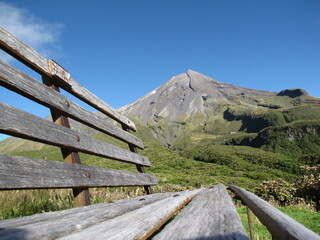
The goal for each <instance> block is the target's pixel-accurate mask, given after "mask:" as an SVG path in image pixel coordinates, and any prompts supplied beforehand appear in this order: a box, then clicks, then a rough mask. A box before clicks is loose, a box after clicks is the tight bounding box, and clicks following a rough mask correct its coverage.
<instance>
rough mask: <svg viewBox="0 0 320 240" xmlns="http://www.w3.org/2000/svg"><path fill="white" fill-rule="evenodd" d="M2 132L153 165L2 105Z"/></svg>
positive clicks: (0, 128) (98, 154) (75, 149)
mask: <svg viewBox="0 0 320 240" xmlns="http://www.w3.org/2000/svg"><path fill="white" fill-rule="evenodd" d="M0 133H4V134H8V135H13V136H16V137H21V138H26V139H29V140H34V141H38V142H42V143H46V144H51V145H54V146H58V147H63V148H67V149H70V150H74V151H79V152H84V153H89V154H93V155H97V156H102V157H107V158H111V159H115V160H120V161H124V162H129V163H135V164H140V165H142V166H150V162H149V159H148V158H147V157H144V156H141V155H139V154H136V153H133V152H130V151H128V150H125V149H122V148H120V147H116V146H113V145H112V144H109V143H106V142H102V141H99V140H97V139H94V138H91V137H88V136H86V135H84V134H81V133H79V132H76V131H74V130H71V129H69V128H66V127H63V126H60V125H57V124H55V123H52V122H50V121H47V120H44V119H42V118H39V117H37V116H34V115H32V114H30V113H27V112H24V111H22V110H20V109H17V108H14V107H12V106H9V105H7V104H4V103H0Z"/></svg>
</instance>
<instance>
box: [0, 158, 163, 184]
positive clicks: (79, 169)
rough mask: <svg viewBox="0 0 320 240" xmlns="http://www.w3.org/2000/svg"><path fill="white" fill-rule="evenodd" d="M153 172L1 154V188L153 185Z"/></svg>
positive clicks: (155, 182)
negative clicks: (147, 172)
mask: <svg viewBox="0 0 320 240" xmlns="http://www.w3.org/2000/svg"><path fill="white" fill-rule="evenodd" d="M156 184H157V179H156V177H154V176H153V175H150V174H143V173H137V172H127V171H120V170H114V169H106V168H98V167H90V166H85V165H81V164H68V163H64V162H57V161H47V160H42V159H31V158H26V157H18V156H8V155H0V189H1V190H6V189H38V188H74V187H110V186H144V185H156Z"/></svg>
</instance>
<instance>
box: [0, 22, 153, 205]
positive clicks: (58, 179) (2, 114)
mask: <svg viewBox="0 0 320 240" xmlns="http://www.w3.org/2000/svg"><path fill="white" fill-rule="evenodd" d="M0 47H1V49H3V50H4V51H6V52H7V53H9V54H11V55H12V56H13V57H15V58H16V59H18V60H19V61H21V62H22V63H25V64H26V65H27V66H29V67H30V68H31V69H33V70H35V71H36V72H38V73H39V74H40V75H41V77H42V81H43V83H41V82H39V81H38V80H36V79H34V78H33V77H31V76H29V75H27V74H26V73H24V72H22V71H20V70H18V69H15V68H14V67H12V66H10V65H8V64H7V63H5V62H3V61H0V85H1V86H2V87H5V88H7V89H9V90H11V91H13V92H16V93H18V94H20V95H22V96H24V97H26V98H28V99H31V100H33V101H35V102H37V103H39V104H41V105H44V106H46V107H48V108H49V109H50V111H51V116H52V120H53V123H52V122H49V121H46V120H44V119H41V118H39V117H37V116H35V115H32V114H30V113H28V112H25V111H22V110H20V109H17V108H15V107H12V106H10V105H7V104H5V103H0V133H4V134H8V135H12V136H15V137H19V138H24V139H29V140H32V141H36V142H40V143H45V144H49V145H53V146H58V147H60V148H61V152H62V155H63V158H64V161H65V163H60V162H53V161H44V160H41V159H37V160H36V159H29V158H24V157H12V156H6V155H1V156H0V161H1V162H5V163H6V167H5V168H4V169H2V170H1V171H5V172H3V174H2V177H0V179H1V185H0V189H35V188H73V193H74V196H75V206H85V205H89V204H90V196H89V191H88V187H107V186H144V187H145V190H146V191H147V193H152V189H151V188H150V186H151V185H155V184H157V180H156V178H155V177H154V176H152V175H149V174H145V173H144V172H145V171H144V167H145V166H150V162H149V160H148V158H147V157H144V156H141V155H139V154H138V153H137V149H136V148H140V149H143V148H144V146H143V144H142V142H141V140H140V139H139V138H137V137H135V136H134V135H132V134H131V133H130V132H129V131H130V130H133V131H135V130H136V127H135V125H134V123H133V122H132V121H131V120H129V119H127V118H126V117H124V116H122V115H121V114H119V113H118V112H117V111H116V110H115V109H113V108H112V107H111V106H109V105H108V104H107V103H105V102H104V101H102V100H101V99H100V98H98V97H97V96H96V95H94V94H93V93H91V92H90V91H88V90H87V89H86V88H84V87H83V86H81V85H80V84H79V83H77V82H76V81H75V80H73V79H72V78H71V77H70V74H69V73H68V72H67V71H66V70H65V69H63V68H62V67H61V66H60V65H59V64H57V63H56V62H55V61H53V60H47V59H45V58H44V57H42V56H41V55H40V54H38V53H37V52H36V51H35V50H34V49H32V48H30V47H29V46H28V45H26V44H25V43H23V42H22V41H21V40H19V39H18V38H16V37H15V36H13V35H12V34H11V33H9V32H8V31H7V30H5V29H4V28H2V27H0ZM60 88H63V89H64V90H66V91H67V92H69V93H71V94H73V95H74V96H76V97H78V98H79V99H81V100H83V101H84V102H85V103H87V104H89V105H91V106H92V107H94V108H96V109H97V110H98V111H100V112H101V113H102V114H103V115H105V117H101V116H99V115H98V114H93V113H92V112H89V111H88V110H86V109H84V108H82V107H81V106H79V105H78V104H76V103H75V102H73V101H72V100H70V99H68V98H67V97H66V96H64V95H62V94H61V93H60ZM108 117H109V118H111V119H113V120H115V121H117V122H118V123H119V124H120V126H121V127H122V128H119V127H117V126H116V125H114V124H112V123H111V121H107V120H106V119H105V118H108ZM68 118H72V119H74V120H76V121H79V122H81V123H83V124H85V125H87V126H89V127H91V128H94V129H95V130H97V131H100V132H102V133H105V134H108V135H110V136H112V137H114V138H116V139H119V140H121V141H123V142H126V143H127V144H128V147H129V150H125V149H122V148H120V147H117V146H114V145H111V144H109V143H106V142H102V141H99V140H97V139H94V138H91V137H89V136H86V135H85V134H82V133H80V132H77V131H74V130H71V128H70V123H69V119H68ZM79 152H83V153H87V154H91V155H96V156H100V157H104V158H109V159H114V160H118V161H123V162H127V163H133V164H135V165H136V166H137V169H138V171H139V172H140V173H134V172H131V173H130V172H125V171H116V170H111V169H103V168H94V167H88V166H81V165H79V164H81V160H80V156H79ZM67 163H77V164H74V165H68V164H67ZM48 169H50V171H48ZM40 172H41V174H39V173H40ZM3 176H5V177H3ZM40 176H41V177H40ZM72 176H73V177H72ZM50 179H51V180H50Z"/></svg>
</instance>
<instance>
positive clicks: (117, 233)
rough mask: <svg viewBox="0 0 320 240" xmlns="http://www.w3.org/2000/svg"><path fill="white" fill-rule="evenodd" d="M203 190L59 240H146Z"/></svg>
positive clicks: (176, 196) (180, 194) (183, 194)
mask: <svg viewBox="0 0 320 240" xmlns="http://www.w3.org/2000/svg"><path fill="white" fill-rule="evenodd" d="M200 191H202V189H197V190H193V191H186V192H181V193H178V194H175V195H173V196H172V197H170V198H165V199H163V200H161V201H157V202H155V203H152V204H150V205H147V206H145V207H143V208H139V209H137V210H135V211H131V212H128V213H126V214H123V215H121V216H119V217H116V218H113V219H110V220H108V221H105V222H102V223H99V224H97V225H94V226H92V227H89V228H87V229H85V230H83V231H80V232H77V233H74V234H71V235H69V236H65V237H62V238H59V239H65V240H67V239H68V240H71V239H77V240H78V239H96V240H98V239H117V240H118V239H146V238H147V237H149V236H150V235H152V233H153V232H154V231H156V230H158V229H159V228H160V227H161V226H162V224H164V223H165V222H166V221H167V220H168V219H170V218H171V217H172V216H173V214H175V213H176V212H177V211H178V210H179V209H181V208H182V207H183V206H184V205H185V204H187V203H188V202H189V201H191V200H192V198H194V197H195V196H196V194H198V193H199V192H200Z"/></svg>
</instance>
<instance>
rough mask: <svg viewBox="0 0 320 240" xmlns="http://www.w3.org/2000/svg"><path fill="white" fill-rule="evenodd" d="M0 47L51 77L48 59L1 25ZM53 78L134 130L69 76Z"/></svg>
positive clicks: (124, 119)
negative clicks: (67, 78)
mask: <svg viewBox="0 0 320 240" xmlns="http://www.w3.org/2000/svg"><path fill="white" fill-rule="evenodd" d="M0 48H1V49H2V50H4V51H6V52H7V53H9V54H10V55H12V56H13V57H15V58H16V59H18V60H19V61H21V62H23V63H24V64H26V65H27V66H29V67H30V68H32V69H33V70H35V71H36V72H38V73H39V74H41V75H46V76H48V77H52V73H51V72H50V71H49V67H48V62H49V61H48V60H47V59H45V58H44V57H42V56H41V55H40V54H39V53H37V52H36V51H35V50H34V49H33V48H31V47H29V46H28V45H27V44H25V43H24V42H22V41H21V40H20V39H18V38H17V37H15V36H14V35H12V34H11V33H10V32H8V31H7V30H6V29H5V28H3V27H1V26H0ZM54 80H55V81H56V83H57V84H58V85H59V86H60V87H62V88H63V89H65V90H66V91H68V92H70V93H71V94H73V95H75V96H77V97H78V98H80V99H82V100H83V101H84V102H86V103H88V104H89V105H91V106H92V107H94V108H96V109H97V110H99V111H101V112H102V113H104V114H106V115H107V116H109V117H111V118H112V119H114V120H116V121H118V122H119V123H121V124H124V125H126V126H127V127H129V128H130V129H132V130H133V131H136V127H135V124H134V123H133V122H132V121H131V120H129V119H128V118H126V117H124V116H123V115H121V114H119V113H118V112H117V111H116V110H115V109H114V108H112V107H111V106H110V105H108V104H107V103H105V102H104V101H103V100H101V99H100V98H99V97H97V96H96V95H95V94H93V93H92V92H90V91H89V90H87V89H86V88H84V87H83V86H82V85H81V84H79V83H78V82H76V81H75V80H73V79H72V78H69V80H68V81H66V80H65V79H62V78H58V77H55V78H54Z"/></svg>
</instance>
